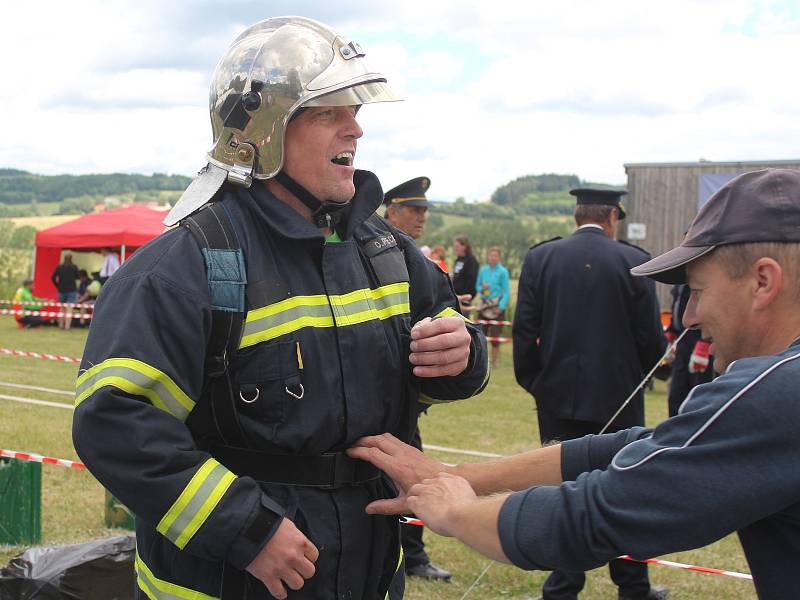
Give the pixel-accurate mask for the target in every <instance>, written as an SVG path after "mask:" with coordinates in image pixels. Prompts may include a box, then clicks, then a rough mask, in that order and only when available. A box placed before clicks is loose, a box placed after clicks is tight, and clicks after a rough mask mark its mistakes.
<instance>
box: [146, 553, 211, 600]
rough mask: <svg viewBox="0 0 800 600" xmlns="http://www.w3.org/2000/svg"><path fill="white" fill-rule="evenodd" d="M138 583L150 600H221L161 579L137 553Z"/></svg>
mask: <svg viewBox="0 0 800 600" xmlns="http://www.w3.org/2000/svg"><path fill="white" fill-rule="evenodd" d="M136 583H137V585H138V586H139V589H141V590H142V591H143V592H144V593H145V595H146V596H147V597H148V598H150V600H219V598H218V597H217V596H209V595H208V594H203V593H202V592H196V591H194V590H190V589H189V588H186V587H183V586H182V585H178V584H176V583H170V582H169V581H164V580H163V579H159V578H158V577H156V576H155V575H153V572H152V571H151V570H150V569H149V568H148V567H147V565H146V564H144V561H143V560H142V559H141V558H140V557H139V553H138V552H137V553H136Z"/></svg>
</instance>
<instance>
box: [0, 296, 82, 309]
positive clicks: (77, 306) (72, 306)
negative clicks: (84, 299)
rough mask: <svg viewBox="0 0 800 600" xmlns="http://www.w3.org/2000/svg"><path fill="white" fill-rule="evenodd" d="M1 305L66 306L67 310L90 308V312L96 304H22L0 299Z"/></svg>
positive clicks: (16, 301) (43, 302) (17, 301)
mask: <svg viewBox="0 0 800 600" xmlns="http://www.w3.org/2000/svg"><path fill="white" fill-rule="evenodd" d="M0 304H11V305H14V304H24V305H25V306H57V307H64V306H66V307H67V308H88V309H89V310H92V309H94V304H93V303H80V304H78V303H76V302H55V301H53V302H48V301H46V300H45V301H42V302H28V301H25V302H20V301H19V300H2V299H0Z"/></svg>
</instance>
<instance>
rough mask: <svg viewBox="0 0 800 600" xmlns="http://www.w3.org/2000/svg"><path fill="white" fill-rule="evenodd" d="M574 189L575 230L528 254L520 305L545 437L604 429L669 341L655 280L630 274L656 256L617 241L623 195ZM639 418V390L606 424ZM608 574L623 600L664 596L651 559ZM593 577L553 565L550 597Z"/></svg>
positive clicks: (517, 353)
mask: <svg viewBox="0 0 800 600" xmlns="http://www.w3.org/2000/svg"><path fill="white" fill-rule="evenodd" d="M570 193H571V194H572V195H574V196H576V197H577V205H576V207H575V223H576V225H577V229H576V230H575V232H574V233H573V234H572V235H571V236H570V237H568V238H566V239H560V238H556V239H553V240H549V241H547V242H543V243H541V244H537V245H536V246H534V247H533V248H531V249H530V250H529V251H528V254H527V255H526V256H525V260H524V262H523V265H522V273H521V274H520V279H519V289H518V295H517V307H516V310H515V312H514V326H513V340H514V341H513V346H514V348H513V350H514V373H515V375H516V378H517V382H518V383H519V384H520V385H521V386H522V387H523V388H525V389H526V390H527V391H528V392H529V393H530V394H532V395H533V397H534V398H535V400H536V406H537V408H538V413H537V415H538V422H539V436H540V439H541V441H542V443H543V444H544V443H547V442H551V441H563V440H571V439H575V438H579V437H582V436H584V435H587V434H589V433H600V431H601V430H603V428H604V427H606V425H607V424H608V422H609V420H610V419H611V417H612V416H613V415H614V413H615V412H616V411H617V410H618V409H619V407H620V406H621V405H622V403H623V402H624V401H625V399H626V398H627V397H628V396H629V395H630V394H631V393H632V392H633V390H634V389H636V386H637V385H638V384H639V382H640V381H641V379H642V377H643V375H644V374H645V373H647V372H648V371H649V370H650V368H651V367H652V366H653V365H654V364H655V363H656V361H658V360H659V358H660V357H661V355H662V353H663V352H664V350H665V347H666V338H665V337H664V334H663V331H662V327H661V318H660V313H659V308H658V301H657V299H656V293H655V283H654V282H653V281H652V280H650V279H645V278H639V277H634V276H633V275H631V273H630V270H631V269H632V268H633V267H635V266H637V265H639V264H641V263H643V262H645V261H647V260H649V258H650V255H649V254H647V253H646V252H645V251H644V250H642V249H641V248H638V247H635V246H631V245H630V244H627V243H620V242H618V241H616V240H615V239H614V238H615V235H616V230H617V223H618V221H619V220H621V219H624V218H625V212H624V209H623V207H622V204H621V202H620V197H621V196H622V195H623V194H625V192H624V191H623V190H612V189H605V188H589V187H583V188H576V189H573V190H571V191H570ZM635 425H644V393H643V392H642V391H641V390H640V391H639V392H638V393H637V394H636V395H635V396H634V398H633V399H632V401H631V403H630V404H629V405H628V406H627V407H626V408H625V410H623V411H622V412H621V413H620V414H619V415H618V416H617V417H616V418H615V419H614V421H613V422H612V423H611V424H610V427H609V428H608V429H607V430H608V431H619V430H621V429H627V428H629V427H632V426H635ZM609 571H610V573H611V579H612V580H613V581H614V583H616V584H617V586H618V587H619V597H620V598H626V599H636V600H645V599H646V600H657V599H661V598H664V597H666V592H665V591H664V590H663V589H662V588H656V587H654V588H651V587H650V582H649V579H648V575H647V565H645V564H642V563H635V562H630V561H626V560H612V561H611V562H610V563H609ZM585 580H586V577H585V576H584V573H583V571H564V570H561V569H555V570H553V572H552V573H551V574H550V576H549V577H548V578H547V580H546V581H545V583H544V587H543V589H542V598H544V600H576V599H577V597H578V593H579V592H580V591H581V590H582V589H583V585H584V582H585Z"/></svg>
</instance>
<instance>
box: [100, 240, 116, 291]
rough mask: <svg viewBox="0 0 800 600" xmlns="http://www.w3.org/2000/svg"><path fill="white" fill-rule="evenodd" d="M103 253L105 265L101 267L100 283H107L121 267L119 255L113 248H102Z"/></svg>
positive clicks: (101, 252)
mask: <svg viewBox="0 0 800 600" xmlns="http://www.w3.org/2000/svg"><path fill="white" fill-rule="evenodd" d="M100 254H102V255H103V257H104V258H103V266H101V267H100V283H105V282H106V280H107V279H108V278H109V277H111V276H112V275H113V274H114V273H116V272H117V269H119V256H118V255H117V253H116V252H114V250H112V249H111V248H103V249H101V250H100Z"/></svg>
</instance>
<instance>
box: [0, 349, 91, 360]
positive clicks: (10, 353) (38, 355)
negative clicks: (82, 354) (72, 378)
mask: <svg viewBox="0 0 800 600" xmlns="http://www.w3.org/2000/svg"><path fill="white" fill-rule="evenodd" d="M0 354H7V355H8V356H25V357H27V358H44V359H46V360H58V361H61V362H68V363H80V362H81V359H80V358H72V357H70V356H58V355H57V354H42V353H40V352H25V351H24V350H11V349H9V348H0Z"/></svg>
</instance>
